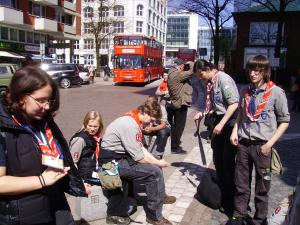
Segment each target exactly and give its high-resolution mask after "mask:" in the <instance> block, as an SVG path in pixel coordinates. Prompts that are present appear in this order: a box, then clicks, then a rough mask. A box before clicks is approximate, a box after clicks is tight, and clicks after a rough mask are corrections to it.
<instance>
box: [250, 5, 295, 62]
mask: <svg viewBox="0 0 300 225" xmlns="http://www.w3.org/2000/svg"><path fill="white" fill-rule="evenodd" d="M252 1H253V2H255V3H257V4H259V5H262V6H264V7H265V8H267V9H268V10H270V11H271V12H274V13H275V14H276V18H277V22H278V26H277V33H276V44H275V53H274V57H275V58H279V57H280V50H281V43H282V33H283V23H284V17H285V12H286V8H287V6H288V5H289V4H290V3H292V2H294V1H295V0H252Z"/></svg>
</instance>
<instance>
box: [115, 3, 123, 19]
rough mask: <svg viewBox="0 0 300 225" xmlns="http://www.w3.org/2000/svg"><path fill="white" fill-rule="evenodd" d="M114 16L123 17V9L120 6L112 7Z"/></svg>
mask: <svg viewBox="0 0 300 225" xmlns="http://www.w3.org/2000/svg"><path fill="white" fill-rule="evenodd" d="M114 16H124V7H123V6H121V5H116V6H115V7H114Z"/></svg>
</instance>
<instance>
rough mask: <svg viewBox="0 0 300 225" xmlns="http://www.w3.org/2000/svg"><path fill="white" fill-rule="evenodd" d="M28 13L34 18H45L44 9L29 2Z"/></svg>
mask: <svg viewBox="0 0 300 225" xmlns="http://www.w3.org/2000/svg"><path fill="white" fill-rule="evenodd" d="M29 13H30V14H32V15H35V16H40V17H46V7H45V6H42V5H38V4H35V3H33V2H32V1H30V2H29Z"/></svg>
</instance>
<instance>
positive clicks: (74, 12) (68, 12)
mask: <svg viewBox="0 0 300 225" xmlns="http://www.w3.org/2000/svg"><path fill="white" fill-rule="evenodd" d="M62 9H63V11H64V12H65V13H67V14H70V15H73V16H80V14H79V13H78V12H76V11H72V10H70V9H66V8H62Z"/></svg>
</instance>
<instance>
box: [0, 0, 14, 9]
mask: <svg viewBox="0 0 300 225" xmlns="http://www.w3.org/2000/svg"><path fill="white" fill-rule="evenodd" d="M0 5H3V6H8V7H11V8H17V4H16V0H0Z"/></svg>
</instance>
